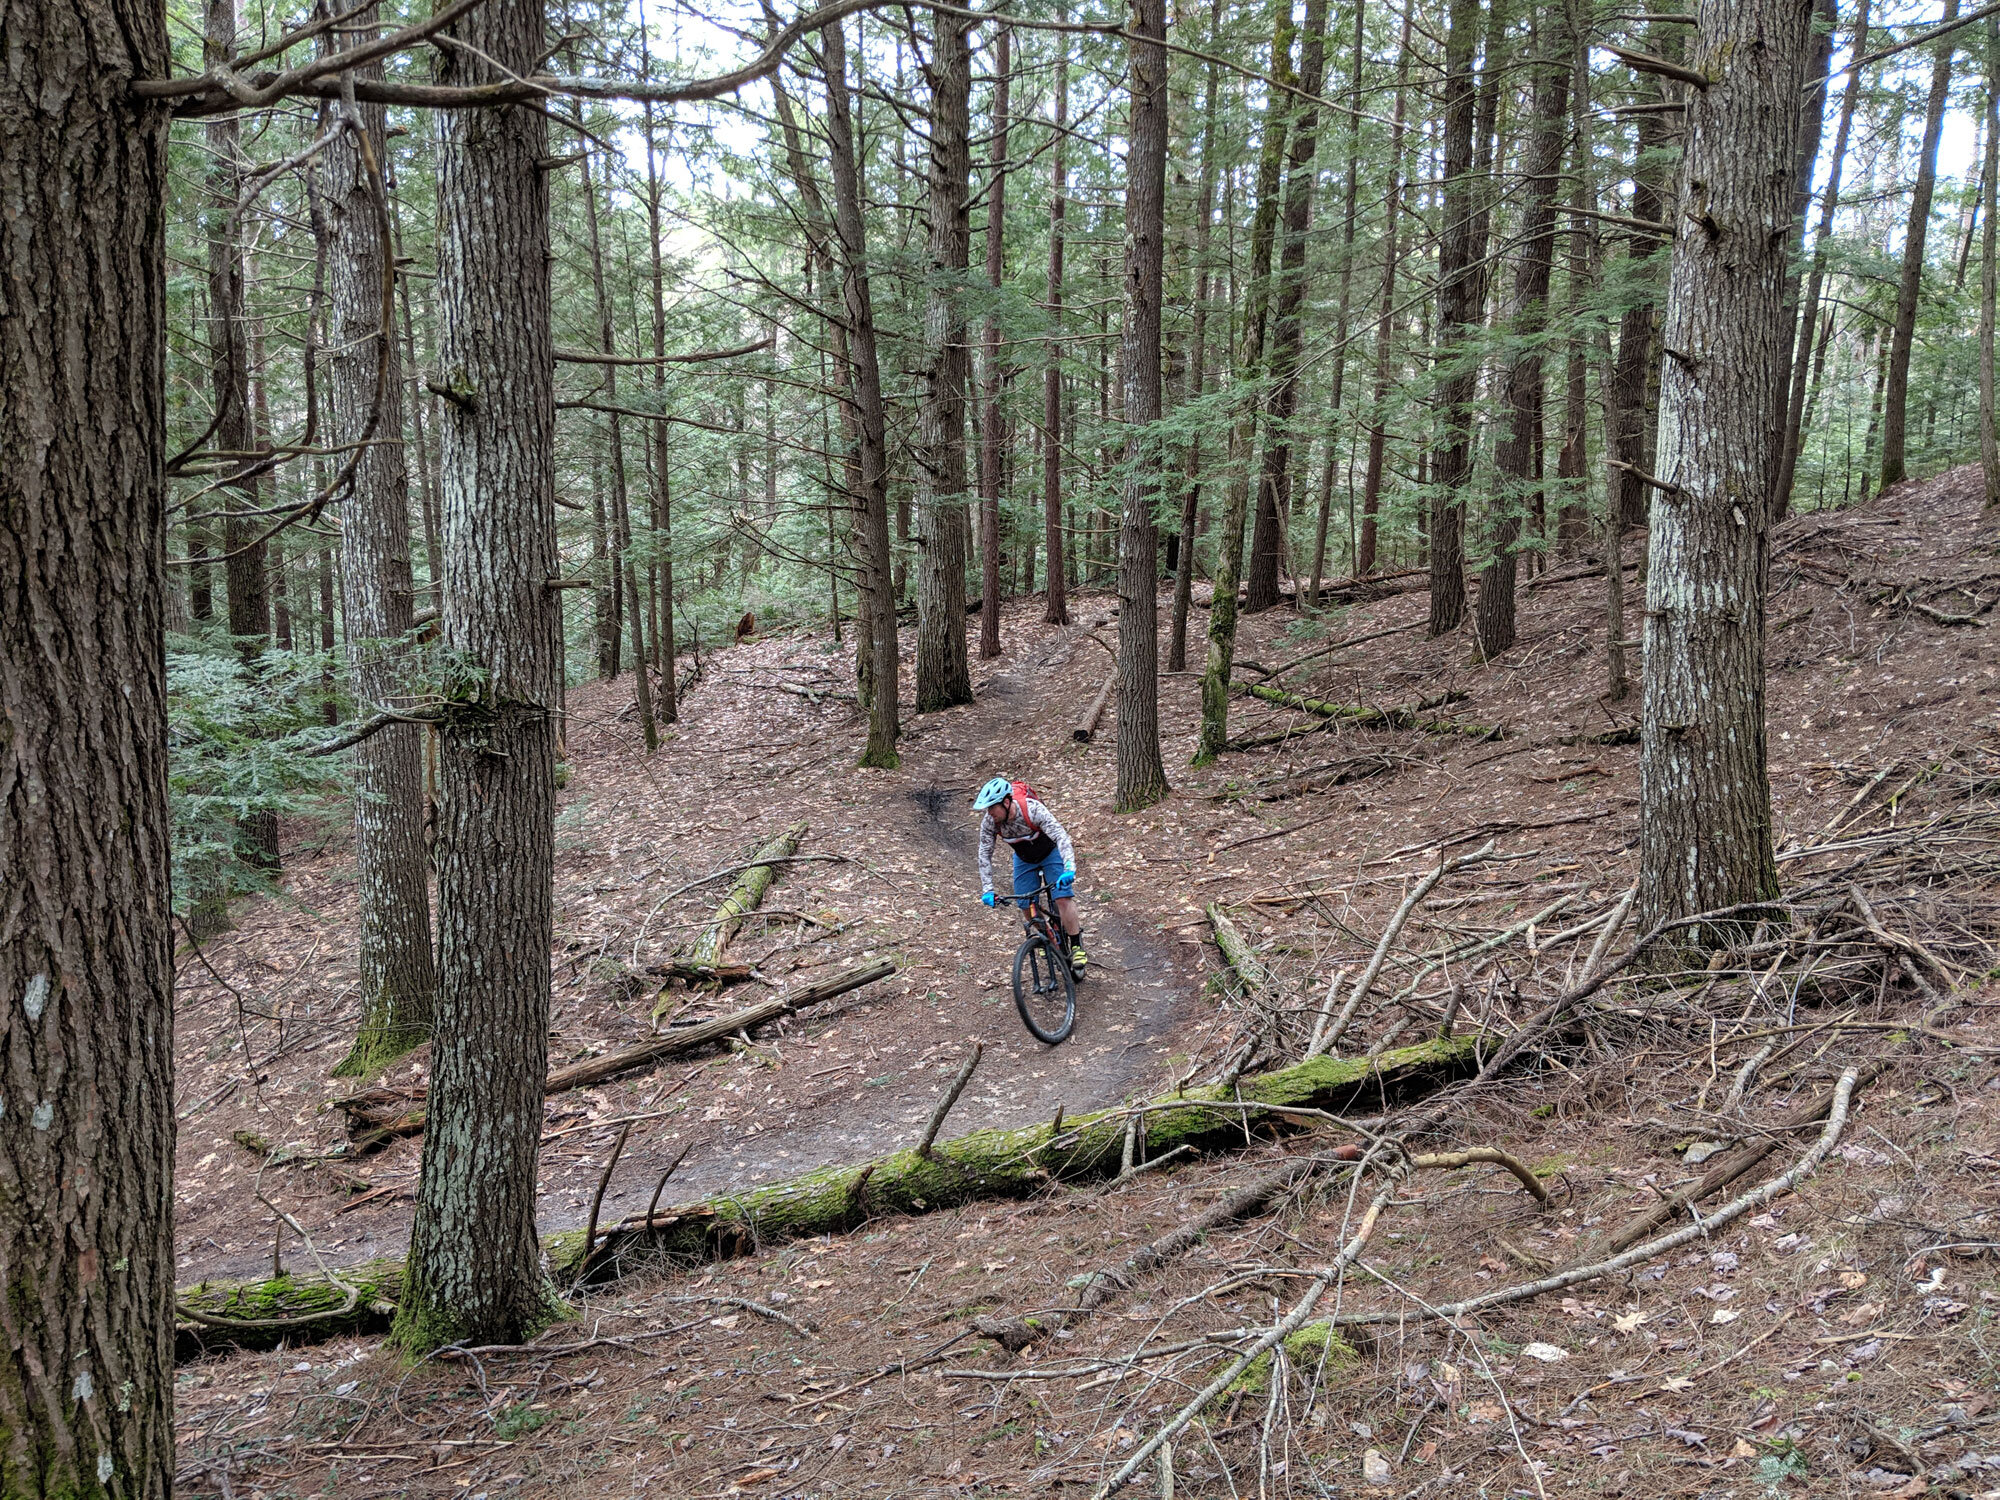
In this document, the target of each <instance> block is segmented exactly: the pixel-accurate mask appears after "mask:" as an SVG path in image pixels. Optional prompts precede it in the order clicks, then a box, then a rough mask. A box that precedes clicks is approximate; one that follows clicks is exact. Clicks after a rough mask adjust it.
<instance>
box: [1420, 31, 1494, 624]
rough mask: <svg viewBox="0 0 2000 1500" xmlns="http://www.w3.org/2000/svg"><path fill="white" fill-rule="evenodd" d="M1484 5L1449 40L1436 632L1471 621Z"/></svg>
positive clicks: (1434, 547) (1432, 539) (1433, 548)
mask: <svg viewBox="0 0 2000 1500" xmlns="http://www.w3.org/2000/svg"><path fill="white" fill-rule="evenodd" d="M1479 30H1480V13H1479V0H1451V18H1450V29H1449V31H1448V32H1447V34H1446V37H1445V78H1444V99H1443V109H1444V194H1443V216H1442V222H1441V223H1440V226H1439V230H1438V269H1437V276H1438V301H1437V308H1438V315H1437V355H1436V357H1437V367H1438V372H1439V373H1438V378H1437V424H1438V426H1437V446H1436V447H1435V448H1434V449H1433V450H1432V455H1431V476H1430V477H1431V482H1432V483H1433V484H1434V485H1435V486H1436V487H1437V489H1436V492H1435V493H1434V494H1433V495H1432V497H1431V506H1430V532H1429V544H1430V570H1431V610H1430V633H1431V634H1432V635H1433V636H1439V635H1443V634H1444V633H1445V632H1446V631H1449V630H1454V629H1456V628H1457V626H1458V623H1459V622H1460V621H1461V620H1463V619H1464V618H1465V495H1464V490H1465V486H1466V483H1467V481H1468V480H1470V479H1471V477H1472V398H1473V393H1474V390H1475V388H1476V386H1477V383H1478V375H1479V371H1478V364H1477V358H1476V356H1475V355H1474V354H1473V353H1472V349H1471V345H1472V341H1473V338H1474V336H1475V334H1476V332H1477V330H1478V325H1479V317H1480V303H1481V301H1482V298H1481V291H1482V286H1481V283H1482V281H1483V279H1484V278H1483V277H1482V276H1481V275H1480V271H1479V267H1478V265H1477V260H1478V254H1477V252H1476V250H1475V248H1474V246H1475V241H1476V237H1477V232H1478V227H1479V225H1478V220H1479V207H1480V199H1481V197H1482V194H1481V191H1480V184H1479V183H1478V182H1477V180H1476V179H1475V177H1474V174H1473V162H1472V151H1473V125H1474V110H1475V102H1476V101H1475V90H1474V86H1473V62H1474V54H1475V53H1476V52H1477V50H1478V45H1479Z"/></svg>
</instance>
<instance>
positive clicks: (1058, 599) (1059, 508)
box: [1042, 0, 1069, 625]
mask: <svg viewBox="0 0 2000 1500" xmlns="http://www.w3.org/2000/svg"><path fill="white" fill-rule="evenodd" d="M1068 14H1069V7H1068V5H1067V4H1066V3H1064V0H1057V5H1056V18H1057V19H1058V20H1062V19H1064V18H1066V17H1067V16H1068ZM1055 47H1056V78H1055V93H1056V99H1055V133H1054V139H1053V140H1052V141H1051V142H1050V143H1049V287H1048V310H1049V339H1048V353H1047V357H1046V361H1045V363H1044V365H1043V367H1042V538H1043V541H1042V551H1043V553H1044V556H1043V558H1042V576H1043V578H1044V579H1045V580H1047V582H1046V587H1047V589H1048V608H1047V609H1046V610H1045V611H1043V613H1042V619H1043V620H1044V621H1045V622H1046V623H1048V624H1050V625H1067V624H1068V623H1069V601H1068V600H1067V599H1066V598H1065V597H1064V593H1063V588H1064V583H1065V581H1066V575H1065V570H1064V567H1063V487H1062V430H1063V424H1062V404H1063V403H1062V397H1063V389H1062V354H1063V351H1062V315H1063V214H1064V210H1065V208H1066V207H1067V202H1068V200H1067V191H1066V189H1067V183H1068V178H1067V168H1066V167H1065V164H1064V163H1065V157H1064V148H1065V146H1066V145H1067V144H1068V130H1069V39H1068V38H1067V37H1065V36H1061V35H1058V36H1057V37H1056V41H1055Z"/></svg>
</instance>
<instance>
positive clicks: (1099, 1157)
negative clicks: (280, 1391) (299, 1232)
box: [182, 1037, 1477, 1347]
mask: <svg viewBox="0 0 2000 1500" xmlns="http://www.w3.org/2000/svg"><path fill="white" fill-rule="evenodd" d="M1475 1042H1476V1038H1474V1037H1458V1038H1454V1039H1449V1040H1444V1041H1432V1042H1424V1043H1421V1044H1419V1045H1417V1046H1414V1047H1398V1048H1395V1049H1393V1050H1392V1051H1388V1052H1384V1053H1383V1054H1382V1055H1381V1056H1380V1057H1375V1058H1366V1057H1358V1058H1330V1057H1318V1058H1314V1059H1312V1060H1311V1061H1309V1062H1302V1063H1297V1064H1295V1065H1293V1066H1292V1067H1289V1068H1282V1069H1279V1070H1278V1071H1276V1072H1273V1073H1264V1074H1259V1075H1256V1076H1254V1077H1249V1078H1243V1079H1240V1080H1238V1082H1237V1083H1236V1085H1235V1086H1234V1088H1233V1089H1223V1088H1218V1087H1213V1086H1211V1087H1204V1088H1190V1089H1187V1090H1185V1091H1184V1092H1182V1093H1178V1094H1168V1095H1163V1096H1162V1097H1160V1098H1158V1099H1153V1100H1149V1101H1146V1102H1143V1103H1140V1104H1137V1105H1120V1106H1118V1107H1116V1108H1112V1109H1106V1110H1100V1111H1098V1112H1096V1113H1094V1114H1088V1115H1081V1116H1077V1117H1074V1118H1071V1119H1068V1120H1065V1121H1063V1122H1062V1125H1061V1127H1060V1129H1058V1128H1056V1125H1055V1122H1053V1121H1050V1122H1045V1123H1042V1124H1037V1125H1027V1126H1023V1127H1021V1128H1019V1129H1015V1130H975V1131H973V1132H972V1133H971V1134H969V1135H962V1136H959V1137H958V1138H957V1139H956V1140H950V1141H944V1142H941V1143H939V1144H937V1145H935V1146H933V1147H932V1148H931V1150H930V1153H929V1154H928V1155H919V1154H918V1153H917V1151H916V1149H915V1146H914V1143H913V1144H912V1146H911V1148H910V1149H908V1150H904V1151H897V1152H894V1153H892V1154H890V1155H888V1156H883V1157H878V1158H877V1159H876V1160H874V1161H871V1162H864V1163H860V1164H858V1165H852V1166H838V1167H823V1168H820V1169H819V1170H817V1171H813V1172H808V1173H806V1174H804V1175H803V1176H800V1177H795V1178H792V1179H790V1180H789V1181H786V1182H778V1183H772V1184H769V1185H767V1186H764V1187H756V1188H748V1189H745V1190H744V1191H743V1192H740V1193H730V1194H725V1195H722V1196H720V1197H716V1198H711V1199H708V1200H706V1201H704V1202H701V1203H690V1204H682V1205H679V1206H677V1207H674V1208H671V1209H662V1210H661V1211H659V1212H658V1213H656V1214H653V1215H652V1216H651V1217H650V1218H648V1217H647V1216H645V1215H639V1216H637V1217H635V1218H631V1219H626V1220H624V1221H622V1222H620V1223H617V1224H613V1225H611V1226H610V1227H609V1228H608V1229H604V1228H600V1229H599V1230H598V1232H597V1241H596V1245H595V1247H594V1248H593V1250H592V1251H591V1266H590V1272H591V1274H590V1278H589V1279H590V1280H591V1281H593V1282H598V1281H608V1280H612V1279H614V1278H616V1277H617V1276H619V1275H620V1274H622V1273H623V1272H624V1271H626V1270H628V1269H637V1268H639V1267H642V1266H654V1265H658V1264H659V1263H660V1262H661V1261H662V1260H666V1261H671V1262H676V1263H679V1264H683V1265H693V1264H698V1263H700V1262H703V1261H709V1260H721V1259H726V1258H729V1257H732V1256H736V1255H743V1254H747V1253H750V1252H752V1251H754V1250H756V1249H758V1248H760V1247H763V1246H767V1245H771V1244H775V1243H777V1242H779V1241H782V1240H790V1239H799V1238H803V1237H806V1236H811V1235H820V1234H841V1233H845V1232H847V1231H848V1230H851V1229H856V1228H858V1227H860V1226H861V1225H863V1224H865V1223H867V1222H868V1221H869V1220H870V1219H873V1218H878V1217H880V1216H881V1215H883V1214H889V1213H900V1214H920V1213H929V1212H931V1211H933V1210H936V1209H943V1208H956V1207H959V1206H961V1205H963V1204H967V1203H972V1202H976V1201H978V1200H980V1199H982V1198H1021V1197H1026V1196H1028V1195H1029V1194H1031V1193H1035V1192H1038V1191H1040V1190H1042V1189H1044V1188H1046V1187H1048V1186H1049V1185H1050V1184H1051V1183H1053V1182H1076V1181H1082V1180H1087V1179H1090V1178H1093V1177H1109V1176H1116V1175H1117V1173H1118V1171H1119V1169H1120V1167H1121V1165H1122V1161H1123V1155H1124V1146H1125V1133H1126V1128H1127V1126H1128V1124H1130V1125H1132V1127H1133V1135H1134V1150H1135V1159H1136V1160H1141V1161H1144V1160H1150V1159H1152V1158H1154V1157H1157V1156H1160V1155H1162V1154H1164V1153H1166V1152H1168V1151H1172V1150H1175V1149H1176V1148H1178V1147H1181V1146H1187V1147H1189V1148H1191V1149H1192V1150H1194V1151H1233V1150H1240V1149H1241V1148H1242V1147H1243V1146H1244V1145H1246V1144H1247V1143H1248V1142H1249V1140H1250V1139H1251V1137H1252V1135H1253V1134H1254V1133H1257V1132H1260V1131H1261V1132H1262V1133H1264V1134H1266V1135H1268V1134H1270V1133H1272V1132H1273V1131H1275V1130H1283V1129H1286V1128H1289V1123H1290V1122H1288V1120H1287V1112H1288V1111H1294V1110H1298V1111H1325V1112H1329V1113H1338V1112H1340V1111H1342V1110H1346V1109H1350V1108H1352V1107H1354V1106H1356V1105H1364V1104H1365V1105H1367V1106H1369V1107H1371V1108H1372V1107H1379V1106H1386V1105H1390V1104H1394V1103H1396V1102H1398V1101H1401V1100H1408V1099H1410V1098H1413V1097H1417V1096H1420V1095H1423V1094H1426V1093H1429V1092H1431V1091H1432V1090H1434V1089H1435V1088H1437V1087H1438V1086H1439V1085H1440V1084H1442V1083H1444V1082H1446V1081H1447V1080H1449V1079H1451V1078H1453V1077H1456V1076H1459V1075H1462V1074H1464V1073H1466V1072H1468V1071H1470V1070H1471V1069H1472V1068H1473V1067H1474V1066H1475V1065H1476V1062H1477V1059H1476V1057H1475V1054H1474V1046H1475ZM585 1239H586V1235H585V1231H583V1230H582V1229H568V1230H561V1231H558V1232H556V1233H554V1234H549V1235H546V1236H544V1237H543V1241H542V1244H543V1249H544V1251H545V1253H546V1255H547V1259H548V1266H549V1273H550V1276H551V1279H552V1280H553V1282H554V1283H555V1284H556V1285H558V1286H567V1285H569V1284H571V1283H572V1282H574V1281H575V1280H576V1279H577V1274H576V1273H577V1270H578V1268H579V1265H580V1263H581V1261H582V1259H583V1256H584V1253H585V1246H584V1241H585ZM400 1269H401V1267H400V1266H398V1265H396V1264H395V1263H393V1262H386V1261H384V1262H374V1263H372V1264H371V1266H369V1267H365V1268H362V1270H363V1271H365V1272H366V1278H365V1280H363V1279H361V1278H362V1273H361V1272H354V1273H348V1272H343V1273H342V1274H343V1276H345V1277H347V1279H349V1280H350V1281H356V1282H357V1284H362V1285H363V1286H364V1294H363V1297H362V1299H361V1302H360V1304H359V1305H358V1306H357V1307H356V1308H355V1309H353V1311H351V1312H349V1313H347V1314H343V1315H341V1316H339V1317H333V1316H328V1317H326V1318H325V1319H324V1320H323V1321H319V1322H314V1323H310V1324H306V1325H302V1326H301V1325H294V1326H291V1327H289V1328H288V1329H287V1330H285V1333H286V1336H287V1337H289V1338H290V1339H291V1340H292V1342H294V1343H297V1342H299V1341H301V1340H304V1339H310V1338H318V1337H324V1336H337V1335H339V1334H342V1333H353V1332H359V1331H362V1330H363V1328H364V1327H365V1326H374V1325H367V1324H365V1323H364V1322H360V1321H356V1320H357V1319H360V1318H361V1315H362V1314H363V1313H364V1312H365V1311H366V1308H367V1306H368V1303H369V1297H370V1296H371V1295H374V1296H376V1297H378V1298H379V1299H380V1300H383V1301H387V1300H390V1299H391V1298H392V1296H393V1293H392V1292H389V1291H387V1290H378V1289H386V1288H388V1287H390V1286H391V1285H392V1284H391V1283H390V1282H389V1281H388V1280H387V1277H388V1276H389V1275H390V1273H391V1272H392V1271H393V1272H400ZM309 1286H312V1287H317V1288H318V1291H317V1292H315V1293H312V1294H310V1295H314V1296H317V1297H318V1299H319V1302H318V1306H319V1307H320V1308H321V1309H323V1310H327V1311H329V1312H330V1311H331V1310H332V1309H337V1308H339V1307H340V1306H341V1305H342V1303H343V1302H344V1301H345V1299H346V1293H345V1292H344V1291H342V1290H341V1289H339V1288H337V1287H334V1286H331V1285H329V1284H327V1283H325V1282H317V1283H307V1282H301V1281H298V1280H295V1279H293V1278H290V1277H283V1278H279V1279H278V1281H277V1282H254V1283H246V1284H242V1285H213V1286H204V1287H201V1288H197V1289H196V1290H195V1292H193V1293H190V1294H188V1295H187V1296H184V1297H183V1298H182V1301H183V1303H184V1305H186V1306H188V1307H191V1308H201V1309H204V1310H205V1309H207V1308H209V1307H212V1306H238V1307H242V1308H246V1309H247V1308H268V1307H271V1306H273V1305H281V1306H286V1307H290V1306H300V1305H304V1304H303V1302H302V1301H301V1299H303V1298H305V1297H306V1296H308V1293H307V1292H306V1290H305V1288H307V1287H309ZM191 1297H199V1298H201V1299H203V1300H199V1301H193V1300H190V1298H191ZM379 1326H383V1327H386V1326H387V1322H386V1315H381V1321H380V1323H379ZM240 1332H241V1333H242V1335H243V1339H242V1340H240V1341H246V1347H270V1344H268V1343H266V1344H261V1345H257V1344H254V1343H251V1342H248V1341H253V1340H255V1339H258V1338H261V1337H262V1336H263V1331H262V1330H240ZM233 1337H234V1335H232V1334H231V1333H230V1332H229V1331H227V1330H215V1331H212V1332H211V1333H210V1334H209V1335H207V1336H206V1338H207V1342H208V1343H209V1344H214V1343H218V1342H220V1343H227V1342H231V1341H232V1339H233ZM271 1342H272V1343H275V1342H276V1340H275V1339H273V1340H271ZM197 1347H200V1345H199V1344H197Z"/></svg>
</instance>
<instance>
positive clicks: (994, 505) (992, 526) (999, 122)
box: [979, 26, 1014, 661]
mask: <svg viewBox="0 0 2000 1500" xmlns="http://www.w3.org/2000/svg"><path fill="white" fill-rule="evenodd" d="M1013 36H1014V33H1013V30H1012V28H1010V27H1007V26H1002V27H1001V28H1000V35H999V36H998V37H997V38H995V39H994V44H993V70H994V78H993V157H992V164H991V165H990V166H989V167H988V168H987V181H988V183H989V184H990V187H989V188H988V190H987V194H986V284H987V285H988V286H989V287H991V288H992V289H993V291H994V293H995V296H996V298H997V296H998V293H999V291H1000V286H1001V283H1002V282H1003V281H1004V280H1005V279H1006V274H1007V260H1006V241H1005V238H1004V236H1005V234H1006V230H1007V123H1008V122H1007V89H1008V85H1009V83H1011V82H1012V74H1013V45H1012V44H1013ZM1000 344H1001V340H1000V323H999V320H998V319H997V318H992V317H989V318H987V320H986V393H985V394H986V423H985V431H984V432H983V433H982V434H981V441H980V444H979V593H980V598H979V655H980V658H981V659H982V660H986V661H990V660H992V659H993V658H994V657H996V656H998V655H999V654H1000V492H1001V489H1002V487H1003V482H1004V477H1005V475H1004V470H1005V467H1006V463H1005V455H1006V451H1007V442H1006V432H1007V424H1006V413H1005V412H1004V411H1003V410H1002V408H1001V405H1000V397H1001V394H1002V392H1003V391H1005V389H1006V375H1005V372H1004V371H1003V370H1002V369H1001V368H1000Z"/></svg>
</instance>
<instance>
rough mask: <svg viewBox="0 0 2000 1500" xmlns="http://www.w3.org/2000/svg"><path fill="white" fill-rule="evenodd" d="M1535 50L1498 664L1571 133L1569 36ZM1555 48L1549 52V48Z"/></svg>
mask: <svg viewBox="0 0 2000 1500" xmlns="http://www.w3.org/2000/svg"><path fill="white" fill-rule="evenodd" d="M1536 30H1537V35H1536V36H1535V38H1534V40H1533V41H1532V42H1531V44H1530V49H1529V50H1530V51H1531V52H1532V53H1534V54H1535V55H1536V56H1538V57H1539V56H1547V57H1550V58H1561V59H1563V60H1562V61H1560V62H1544V63H1542V64H1541V65H1540V66H1539V67H1538V68H1537V70H1536V73H1535V93H1534V112H1535V127H1534V133H1533V134H1532V136H1531V137H1530V138H1529V141H1528V151H1527V161H1526V163H1525V167H1524V173H1525V175H1526V177H1527V179H1528V183H1527V190H1528V203H1527V207H1526V208H1525V209H1524V211H1523V212H1522V216H1521V233H1520V244H1521V258H1520V260H1519V261H1518V262H1517V263H1516V265H1515V268H1514V317H1513V325H1514V326H1513V333H1514V336H1515V339H1516V340H1518V343H1516V344H1515V345H1514V346H1513V347H1514V353H1513V354H1512V355H1511V356H1510V357H1509V359H1508V361H1507V365H1506V371H1505V378H1504V381H1503V395H1504V399H1505V401H1506V414H1505V416H1504V418H1503V420H1504V422H1505V427H1504V430H1503V432H1502V435H1501V438H1500V441H1499V443H1498V445H1497V446H1496V448H1495V450H1494V454H1493V467H1494V470H1495V472H1496V474H1497V476H1498V495H1497V508H1498V511H1499V524H1498V525H1497V526H1496V527H1495V528H1494V536H1493V558H1492V560H1491V561H1490V562H1489V563H1487V565H1486V569H1485V571H1484V572H1483V573H1481V574H1480V578H1479V604H1478V610H1477V618H1476V622H1475V623H1476V625H1477V627H1478V631H1479V649H1480V650H1481V651H1482V652H1483V653H1485V655H1486V656H1488V657H1489V658H1490V657H1495V656H1498V655H1499V654H1500V653H1501V652H1503V651H1505V650H1506V649H1507V648H1508V647H1510V646H1512V645H1513V644H1514V582H1515V569H1516V564H1515V558H1514V549H1515V547H1516V546H1517V545H1518V543H1519V541H1520V537H1521V515H1522V511H1523V507H1524V506H1525V505H1526V504H1527V503H1528V500H1529V492H1530V491H1531V490H1532V489H1533V488H1534V484H1535V480H1536V478H1537V477H1538V476H1537V474H1536V463H1535V460H1536V456H1537V455H1538V454H1539V453H1540V451H1541V436H1542V344H1541V337H1542V330H1543V329H1544V328H1545V327H1547V325H1548V316H1549V310H1548V302H1549V279H1550V276H1551V274H1552V272H1553V271H1554V268H1555V232H1556V193H1557V191H1558V189H1559V187H1560V185H1561V177H1560V173H1561V170H1562V157H1563V146H1564V145H1565V144H1566V137H1567V135H1568V131H1569V62H1568V53H1569V51H1570V45H1569V35H1568V32H1569V28H1568V26H1567V25H1566V24H1564V25H1559V26H1557V27H1555V28H1554V32H1555V34H1554V35H1553V36H1550V35H1549V34H1548V33H1547V32H1545V31H1543V30H1542V29H1541V28H1540V27H1539V26H1537V28H1536ZM1544 41H1547V42H1548V43H1549V45H1548V46H1547V47H1546V49H1545V48H1544V46H1543V42H1544Z"/></svg>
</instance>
